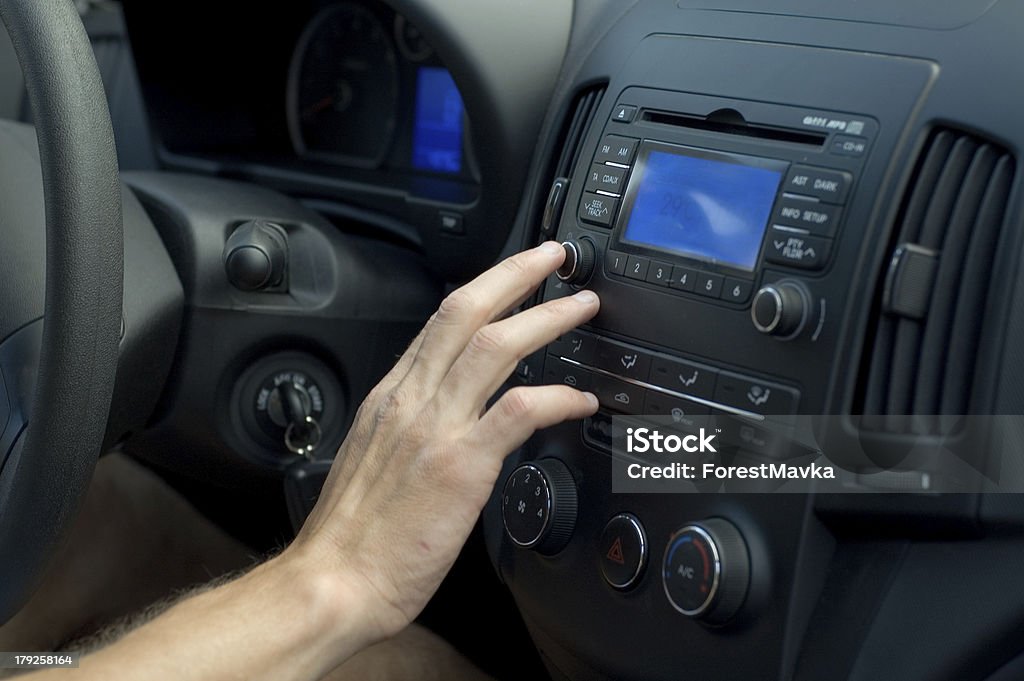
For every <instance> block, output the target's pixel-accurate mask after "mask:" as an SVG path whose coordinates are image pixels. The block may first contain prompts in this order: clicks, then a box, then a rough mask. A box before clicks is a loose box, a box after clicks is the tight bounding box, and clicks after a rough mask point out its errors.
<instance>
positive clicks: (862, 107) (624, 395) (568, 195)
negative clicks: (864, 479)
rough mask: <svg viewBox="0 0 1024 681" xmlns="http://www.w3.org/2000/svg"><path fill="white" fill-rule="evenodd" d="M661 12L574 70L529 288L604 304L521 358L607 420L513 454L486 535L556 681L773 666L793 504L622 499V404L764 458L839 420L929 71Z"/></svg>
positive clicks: (713, 497)
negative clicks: (582, 125) (799, 432)
mask: <svg viewBox="0 0 1024 681" xmlns="http://www.w3.org/2000/svg"><path fill="white" fill-rule="evenodd" d="M662 11H663V10H662ZM654 14H656V11H655V10H653V9H650V10H649V11H647V12H644V11H640V10H638V11H636V12H634V13H633V14H630V15H627V17H626V18H625V19H623V20H622V22H620V23H619V24H618V25H617V26H616V28H615V30H613V31H611V32H610V33H609V35H608V36H607V37H606V38H605V39H604V41H603V42H601V43H599V44H598V45H596V46H595V48H594V50H593V52H592V56H591V58H590V60H589V61H588V62H587V63H586V65H585V66H583V67H582V68H581V72H580V73H579V74H578V76H577V82H584V83H585V82H588V76H592V77H590V78H589V82H594V81H596V80H599V79H598V78H597V76H598V74H600V73H609V74H610V77H609V80H608V84H607V86H606V88H605V89H604V90H603V97H602V99H601V101H600V104H599V105H597V106H596V107H595V108H593V110H592V111H591V112H590V115H589V127H588V128H586V130H585V131H584V133H583V134H582V135H581V136H580V144H579V146H578V148H577V149H576V150H575V151H574V152H573V153H572V154H571V158H572V162H571V164H570V165H569V171H568V173H567V174H566V175H565V176H563V177H558V178H555V179H554V182H553V183H552V184H551V190H550V193H549V194H548V196H547V201H546V206H545V210H544V221H543V224H542V225H541V231H542V238H553V239H556V240H557V241H559V242H561V243H562V244H563V247H564V249H565V251H566V261H565V264H564V265H563V267H562V268H561V269H560V270H559V272H558V273H557V275H556V276H553V277H552V278H551V279H550V280H549V281H548V282H547V283H546V285H545V287H544V289H543V292H542V294H541V297H540V300H541V301H544V300H552V299H555V298H557V297H560V296H565V295H570V294H572V293H573V292H575V291H576V290H579V289H581V288H588V289H592V290H594V291H596V292H597V293H598V294H599V296H600V298H601V311H600V313H599V314H598V315H597V316H596V317H595V318H594V319H593V320H592V321H591V322H590V323H589V324H587V325H585V326H584V327H581V328H580V329H577V330H575V331H572V332H570V333H568V334H566V335H565V336H563V337H562V338H560V339H559V340H558V341H556V342H555V343H553V344H551V345H550V346H548V347H547V348H546V349H545V350H544V351H543V352H542V353H539V354H538V355H537V356H535V357H532V358H530V359H529V360H528V361H527V362H526V363H525V364H524V366H523V367H522V371H521V372H520V380H522V381H524V382H526V383H547V384H555V383H561V384H566V385H570V386H573V387H577V388H580V389H585V390H590V391H592V392H593V393H594V394H596V395H597V397H598V399H599V401H600V403H601V410H600V412H599V413H598V414H597V415H596V416H594V417H592V418H590V419H587V420H585V421H584V422H583V423H571V424H563V425H561V426H558V427H555V428H552V429H549V430H547V431H544V432H543V433H539V434H538V435H536V436H535V437H534V438H533V439H532V440H531V441H530V442H529V443H528V444H527V446H526V447H525V448H524V449H523V450H522V452H520V453H519V454H518V455H517V456H516V457H513V459H512V460H510V462H509V464H508V465H507V468H506V471H505V472H504V474H503V477H502V478H501V480H500V481H499V486H498V489H497V491H496V494H495V496H494V498H493V499H492V502H491V503H490V504H489V506H488V508H487V509H486V510H485V515H484V519H485V526H486V528H487V531H488V538H489V541H490V546H491V550H492V555H493V558H494V561H495V564H496V567H497V569H498V571H499V574H500V575H501V576H502V578H503V579H504V580H505V581H506V583H507V584H508V585H509V587H510V588H511V590H512V593H513V595H514V596H515V597H516V600H517V603H518V605H519V607H520V610H521V612H522V614H523V617H524V619H525V620H526V622H527V625H528V626H529V627H530V630H531V634H532V635H533V637H534V640H535V642H536V643H537V645H538V648H539V649H540V650H541V653H542V655H544V656H545V659H546V662H547V663H548V667H549V670H550V671H551V672H552V674H553V675H554V676H555V678H572V679H576V678H597V679H630V678H645V679H674V678H679V677H680V675H681V674H682V670H684V669H695V670H701V672H700V673H699V674H697V675H695V676H694V678H716V679H731V678H736V679H740V678H776V677H777V676H778V675H779V674H782V675H783V676H785V675H786V674H791V673H792V671H793V669H794V668H795V666H796V662H797V651H796V649H795V648H793V647H792V645H791V643H789V642H791V641H792V640H793V638H794V637H797V638H799V636H800V635H801V634H802V632H803V631H804V628H805V627H806V626H807V622H808V618H809V616H810V612H811V610H812V609H813V605H812V604H813V600H814V598H815V596H813V595H809V594H816V593H817V589H819V588H820V586H821V584H820V581H816V580H820V577H814V578H812V579H809V580H797V579H795V578H794V576H795V575H796V574H797V573H798V572H799V571H801V570H808V571H810V572H811V573H814V571H815V570H820V571H821V572H822V573H823V572H824V571H825V567H826V563H824V562H816V561H819V560H820V561H824V560H825V558H821V557H820V556H819V554H818V549H819V547H820V545H819V544H817V543H816V541H817V540H816V539H814V538H813V537H811V536H810V535H809V534H808V532H807V531H806V527H807V514H808V504H809V501H808V498H807V497H806V496H803V495H785V494H782V495H761V494H730V492H750V491H765V492H767V491H771V490H772V489H774V487H772V486H765V487H762V488H759V487H758V486H757V484H756V483H755V484H754V486H753V487H751V483H750V482H749V481H744V482H742V483H738V482H736V481H728V482H724V483H722V484H720V485H718V486H717V487H716V489H713V490H709V489H704V490H701V492H703V493H695V494H656V493H621V492H620V493H614V491H613V480H612V469H613V464H612V459H613V455H612V433H613V419H633V420H634V421H635V422H636V423H637V424H639V423H642V422H643V421H644V420H645V419H650V418H660V419H665V420H667V421H668V422H669V423H671V424H672V425H673V427H675V428H677V429H678V430H679V431H680V432H682V433H694V434H696V433H699V432H700V429H701V428H704V427H713V428H714V432H716V434H717V435H718V436H720V437H719V441H720V442H722V444H723V445H725V446H726V447H727V448H728V452H729V454H728V456H729V457H730V458H731V459H732V460H733V461H736V462H743V463H746V464H753V465H756V464H759V463H762V462H776V461H779V460H785V459H788V458H792V457H798V456H801V455H803V454H805V452H803V453H802V452H799V451H792V450H790V449H785V450H780V449H779V448H778V447H777V443H775V442H774V441H773V439H772V437H770V432H771V428H770V427H769V426H771V424H787V423H792V422H793V421H794V420H795V419H797V418H798V417H800V416H801V415H823V414H836V413H848V412H844V411H842V410H844V409H848V401H849V399H850V393H851V387H850V383H849V373H850V371H849V369H850V367H849V362H850V361H851V359H850V358H851V355H850V347H851V345H850V344H851V342H853V341H854V340H855V334H854V335H853V336H851V334H850V333H849V329H850V328H851V327H850V325H851V324H862V323H863V320H864V318H865V317H866V316H867V315H868V314H869V311H868V310H869V307H870V301H871V299H872V296H873V295H874V290H875V286H876V281H877V279H876V277H875V274H874V273H876V272H878V271H879V270H880V269H881V268H882V265H883V263H882V259H883V258H884V257H885V252H886V251H887V245H888V243H889V239H890V235H889V233H888V231H887V229H888V228H887V227H886V225H888V224H891V220H892V214H893V212H894V211H895V210H896V205H897V204H898V202H899V198H898V186H897V185H898V178H899V177H900V174H901V173H905V172H908V171H907V170H905V169H906V168H908V167H909V166H910V164H909V163H908V161H907V159H908V158H910V157H911V156H912V153H913V151H914V150H913V148H912V146H913V145H908V138H907V128H908V125H909V121H912V120H913V117H914V111H915V108H916V107H918V106H920V102H921V98H922V97H923V95H924V93H925V92H926V91H927V89H928V87H929V85H930V83H931V81H932V79H933V77H934V76H935V70H934V66H933V64H931V63H930V62H928V61H927V60H923V59H908V58H901V57H888V56H882V55H878V54H868V53H865V52H862V51H855V50H842V49H822V48H812V47H805V46H800V45H787V44H779V43H773V42H765V41H758V40H745V39H723V38H711V37H700V36H695V35H672V34H669V33H654V34H651V33H650V32H649V30H645V28H644V27H645V26H646V27H647V28H649V26H650V23H649V22H650V21H651V17H652V16H653V15H654ZM686 16H688V17H690V18H691V19H692V18H693V16H695V14H693V13H692V14H686ZM643 17H646V19H644V18H643ZM634 22H635V23H634ZM645 22H647V23H645ZM705 25H707V24H705ZM613 50H614V53H615V54H617V55H622V54H628V55H629V57H628V59H626V60H625V61H622V62H619V63H617V64H616V63H614V62H613V61H612V60H611V59H610V58H602V56H601V55H604V54H610V53H611V52H612V51H613ZM588 69H591V70H592V72H591V71H588ZM542 191H544V192H545V193H546V192H547V188H546V187H545V188H543V190H542ZM706 492H717V493H711V494H709V493H706ZM798 557H799V560H798ZM796 603H803V605H800V606H799V607H798V606H796V605H794V604H796ZM808 603H811V605H808ZM684 641H685V645H680V644H681V643H682V642H684ZM610 642H614V644H612V643H610ZM609 645H612V646H613V649H614V650H615V651H617V654H615V655H613V654H610V652H609V650H610V649H609V648H608V646H609ZM739 649H742V650H743V652H744V654H743V655H736V654H735V652H736V651H737V650H739ZM626 651H628V652H626ZM769 669H770V670H772V671H770V672H769V671H767V670H769ZM708 670H715V672H714V673H713V674H712V673H710V672H709V671H708Z"/></svg>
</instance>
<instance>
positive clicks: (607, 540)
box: [597, 513, 647, 590]
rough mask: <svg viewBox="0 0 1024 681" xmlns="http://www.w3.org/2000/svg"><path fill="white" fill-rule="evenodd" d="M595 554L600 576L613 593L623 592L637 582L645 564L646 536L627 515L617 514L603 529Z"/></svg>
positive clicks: (635, 519)
mask: <svg viewBox="0 0 1024 681" xmlns="http://www.w3.org/2000/svg"><path fill="white" fill-rule="evenodd" d="M597 550H598V552H599V554H598V555H599V556H600V559H601V576H602V577H604V581H606V582H608V585H609V586H611V587H612V588H614V589H620V590H626V589H629V588H631V587H632V586H634V585H635V584H636V583H637V582H639V581H640V577H641V576H642V575H643V572H644V566H645V565H646V564H647V535H646V533H645V532H644V527H643V525H641V524H640V521H639V520H638V519H637V517H636V516H634V515H633V514H631V513H620V514H619V515H617V516H615V517H614V518H612V519H611V520H609V521H608V524H607V525H605V526H604V532H602V533H601V541H600V543H599V544H598V547H597Z"/></svg>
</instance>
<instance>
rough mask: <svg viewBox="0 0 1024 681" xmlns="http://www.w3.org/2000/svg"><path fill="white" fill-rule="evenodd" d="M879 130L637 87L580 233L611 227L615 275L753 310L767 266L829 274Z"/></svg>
mask: <svg viewBox="0 0 1024 681" xmlns="http://www.w3.org/2000/svg"><path fill="white" fill-rule="evenodd" d="M688 112H689V113H688ZM700 112H703V113H700ZM877 127H878V125H877V122H876V121H875V120H874V119H872V118H870V117H866V116H860V115H847V114H839V113H834V112H821V111H808V110H806V109H799V108H796V107H789V106H785V105H778V104H769V103H764V102H739V101H728V100H720V99H717V98H712V97H705V96H699V95H690V94H687V93H671V92H663V91H657V90H644V89H640V88H630V89H628V90H626V91H624V92H623V93H622V95H621V96H620V99H619V103H618V104H616V106H615V107H613V109H612V115H611V118H610V119H609V121H608V123H607V124H606V128H605V132H604V134H603V135H602V136H601V139H600V141H599V143H598V145H597V148H596V150H595V152H594V155H593V157H592V159H590V161H591V162H590V165H589V168H588V170H587V175H586V182H585V183H584V186H583V188H582V189H583V191H582V192H581V194H580V199H579V205H578V210H577V213H576V220H577V225H578V227H580V228H582V229H583V230H594V229H598V230H601V229H603V230H609V231H608V232H607V236H608V238H607V240H606V241H605V240H603V239H602V241H605V243H606V253H605V256H606V257H605V271H606V273H607V274H609V275H612V276H618V277H623V278H625V279H631V280H633V281H634V282H642V283H643V284H644V285H651V286H657V287H662V288H669V289H674V290H676V291H677V292H680V293H684V294H690V295H695V296H700V297H702V298H703V299H708V298H710V299H714V300H718V301H723V302H725V303H731V304H737V305H743V306H745V305H747V304H749V302H750V298H751V294H752V291H753V290H754V285H755V284H756V283H758V280H759V278H760V276H761V274H762V273H763V272H764V270H765V268H766V266H768V265H771V266H772V267H775V268H779V269H781V270H783V271H785V270H787V269H791V270H795V271H797V273H798V274H799V275H800V276H815V275H816V274H817V273H819V272H822V271H823V270H825V269H826V268H827V267H828V265H829V261H830V258H831V255H832V246H833V243H834V241H835V239H836V237H837V234H838V231H839V227H840V222H841V221H842V218H843V209H844V204H845V202H846V199H847V197H848V195H849V193H850V191H851V187H852V185H853V183H854V180H855V178H856V176H857V173H858V172H859V170H860V167H861V165H862V164H863V160H864V158H865V156H866V154H867V152H868V150H869V149H870V145H871V142H872V139H873V137H874V135H875V133H876V132H877ZM581 233H582V232H581Z"/></svg>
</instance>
